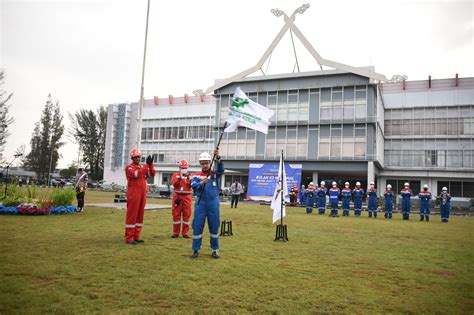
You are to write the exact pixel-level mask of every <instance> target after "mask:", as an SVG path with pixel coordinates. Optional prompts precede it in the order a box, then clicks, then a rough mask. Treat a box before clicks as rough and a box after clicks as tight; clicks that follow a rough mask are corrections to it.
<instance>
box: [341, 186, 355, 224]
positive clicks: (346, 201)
mask: <svg viewBox="0 0 474 315" xmlns="http://www.w3.org/2000/svg"><path fill="white" fill-rule="evenodd" d="M341 195H342V216H344V217H348V216H349V208H350V207H351V195H352V192H351V189H350V188H343V189H342V191H341Z"/></svg>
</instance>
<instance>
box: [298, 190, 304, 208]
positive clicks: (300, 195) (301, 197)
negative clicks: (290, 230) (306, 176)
mask: <svg viewBox="0 0 474 315" xmlns="http://www.w3.org/2000/svg"><path fill="white" fill-rule="evenodd" d="M305 190H306V187H305V186H304V185H301V189H300V191H299V192H298V199H299V202H300V206H303V205H306V197H305V195H304V191H305Z"/></svg>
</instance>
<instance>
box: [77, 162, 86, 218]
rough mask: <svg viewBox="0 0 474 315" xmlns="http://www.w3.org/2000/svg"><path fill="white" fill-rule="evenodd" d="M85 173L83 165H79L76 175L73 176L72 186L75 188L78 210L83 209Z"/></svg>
mask: <svg viewBox="0 0 474 315" xmlns="http://www.w3.org/2000/svg"><path fill="white" fill-rule="evenodd" d="M88 180H89V179H88V177H87V173H86V171H85V168H84V166H79V168H78V169H77V174H76V177H75V178H74V187H75V188H76V199H77V208H78V211H79V212H82V211H84V198H85V196H86V189H87V181H88Z"/></svg>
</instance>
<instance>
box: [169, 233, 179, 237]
mask: <svg viewBox="0 0 474 315" xmlns="http://www.w3.org/2000/svg"><path fill="white" fill-rule="evenodd" d="M178 237H179V235H178V234H173V235H171V238H178Z"/></svg>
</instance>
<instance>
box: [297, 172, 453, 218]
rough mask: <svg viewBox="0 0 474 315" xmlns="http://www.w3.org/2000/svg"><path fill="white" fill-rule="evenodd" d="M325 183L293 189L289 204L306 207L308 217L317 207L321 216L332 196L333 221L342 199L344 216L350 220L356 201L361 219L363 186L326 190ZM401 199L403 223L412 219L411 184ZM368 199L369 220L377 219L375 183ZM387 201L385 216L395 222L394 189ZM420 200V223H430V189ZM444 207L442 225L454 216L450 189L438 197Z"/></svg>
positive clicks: (371, 184)
mask: <svg viewBox="0 0 474 315" xmlns="http://www.w3.org/2000/svg"><path fill="white" fill-rule="evenodd" d="M325 186H326V183H325V182H324V181H322V182H321V186H320V187H318V186H315V185H314V183H313V182H311V183H309V185H308V188H305V186H304V185H303V186H302V187H301V191H298V188H297V187H296V186H294V187H293V188H292V189H291V191H290V202H291V204H292V205H297V204H298V199H299V204H300V205H302V206H304V205H306V213H312V212H313V207H317V208H318V210H319V214H325V212H326V196H327V195H329V203H330V206H331V214H330V215H329V216H331V217H337V216H338V210H339V204H338V202H339V197H341V199H342V215H343V216H349V208H350V202H351V197H353V198H354V213H355V215H356V216H360V215H361V213H362V199H363V197H364V190H363V189H362V188H361V187H360V182H357V183H356V187H355V188H354V189H351V188H350V185H349V183H348V182H346V183H345V187H344V188H343V189H342V190H340V189H339V188H338V187H337V183H336V182H332V187H331V188H329V189H327V188H326V187H325ZM400 195H401V198H402V216H403V220H409V218H410V207H411V201H410V198H411V196H412V191H411V189H410V184H409V183H405V184H404V188H403V189H402V190H401V192H400ZM367 196H368V202H367V204H368V213H369V218H371V217H372V216H373V217H374V218H376V217H377V211H378V200H377V197H378V196H377V189H375V183H374V182H371V183H370V186H369V188H368V189H367ZM383 196H384V198H385V209H384V210H385V211H384V212H385V213H384V216H385V218H386V219H391V218H392V210H393V197H394V192H393V191H392V185H390V184H388V185H387V189H386V190H385V192H384V194H383ZM418 198H420V201H421V207H420V221H423V220H426V221H429V220H430V200H431V199H432V198H433V196H432V194H431V192H429V191H428V185H424V186H423V191H422V192H420V193H419V194H418ZM438 198H439V199H440V203H441V221H442V222H448V219H449V214H450V212H451V203H450V200H451V196H450V195H449V193H448V189H447V188H446V187H443V189H442V191H441V194H440V196H439V197H438Z"/></svg>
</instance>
